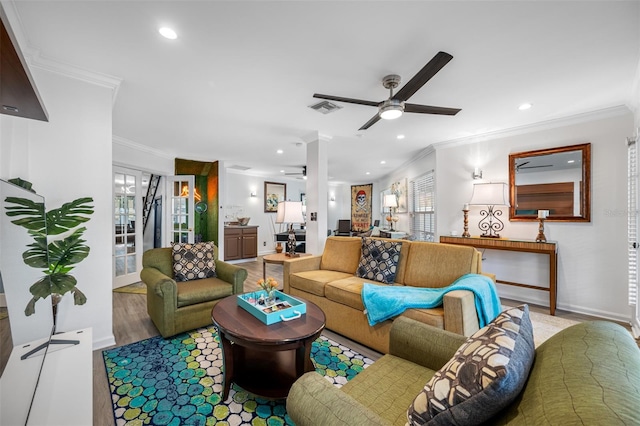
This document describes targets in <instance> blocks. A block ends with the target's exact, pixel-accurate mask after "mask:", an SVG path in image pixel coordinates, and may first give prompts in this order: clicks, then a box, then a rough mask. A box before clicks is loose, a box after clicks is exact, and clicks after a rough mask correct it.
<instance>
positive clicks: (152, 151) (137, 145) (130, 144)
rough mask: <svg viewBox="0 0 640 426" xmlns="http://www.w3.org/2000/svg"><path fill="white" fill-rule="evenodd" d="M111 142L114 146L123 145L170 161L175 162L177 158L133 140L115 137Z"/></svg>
mask: <svg viewBox="0 0 640 426" xmlns="http://www.w3.org/2000/svg"><path fill="white" fill-rule="evenodd" d="M111 141H112V143H113V144H114V145H121V146H124V147H126V148H131V149H135V150H136V151H141V152H145V153H147V154H152V155H156V156H158V157H162V158H166V159H168V160H173V159H175V158H176V156H175V155H173V154H171V153H168V152H166V151H160V150H159V149H155V148H151V147H149V146H147V145H142V144H140V143H137V142H134V141H132V140H129V139H126V138H123V137H120V136H116V135H113V137H112V138H111Z"/></svg>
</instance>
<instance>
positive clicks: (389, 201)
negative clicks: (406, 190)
mask: <svg viewBox="0 0 640 426" xmlns="http://www.w3.org/2000/svg"><path fill="white" fill-rule="evenodd" d="M384 206H385V207H398V199H397V198H396V196H395V195H394V194H386V195H385V196H384Z"/></svg>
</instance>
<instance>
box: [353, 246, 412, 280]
mask: <svg viewBox="0 0 640 426" xmlns="http://www.w3.org/2000/svg"><path fill="white" fill-rule="evenodd" d="M401 248H402V243H401V242H398V241H387V240H378V239H373V238H363V239H362V255H361V257H360V263H359V264H358V269H357V270H356V275H357V276H358V277H360V278H366V279H368V280H373V281H378V282H381V283H386V284H393V283H394V281H395V279H396V272H397V270H398V260H399V259H400V249H401Z"/></svg>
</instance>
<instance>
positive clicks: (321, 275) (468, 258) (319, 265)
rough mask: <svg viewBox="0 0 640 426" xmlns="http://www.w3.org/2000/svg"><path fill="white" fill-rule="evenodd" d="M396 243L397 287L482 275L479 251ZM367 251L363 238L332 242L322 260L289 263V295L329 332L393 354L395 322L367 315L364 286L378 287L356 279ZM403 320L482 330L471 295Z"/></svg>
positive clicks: (466, 331) (454, 295)
mask: <svg viewBox="0 0 640 426" xmlns="http://www.w3.org/2000/svg"><path fill="white" fill-rule="evenodd" d="M391 241H399V242H402V248H401V250H400V259H399V263H398V268H397V274H396V278H395V284H394V285H407V286H412V287H429V288H442V287H446V286H448V285H450V284H452V283H453V282H454V281H455V280H456V279H457V278H459V277H461V276H462V275H464V274H468V273H476V274H480V273H482V257H481V255H480V252H478V251H477V250H476V249H475V248H473V247H467V246H457V245H449V244H440V243H428V242H418V241H405V240H391ZM361 246H362V238H359V237H329V238H327V241H326V244H325V247H324V251H323V253H322V255H316V256H309V257H301V258H296V259H288V260H286V261H285V262H284V269H283V275H284V277H283V281H284V282H283V284H284V292H285V293H288V294H291V295H292V296H300V297H302V298H304V299H307V300H309V301H311V302H313V303H315V304H316V305H318V306H319V307H320V308H321V309H322V310H323V311H324V313H325V315H326V318H327V324H326V327H327V328H328V329H330V330H333V331H335V332H337V333H340V334H342V335H344V336H346V337H348V338H350V339H352V340H355V341H356V342H359V343H362V344H363V345H366V346H369V347H370V348H373V349H375V350H377V351H379V352H382V353H388V352H389V331H390V329H391V324H392V320H387V321H384V322H382V323H379V324H376V325H374V326H370V325H369V322H368V320H367V317H366V315H365V314H364V306H363V304H362V297H361V290H362V285H363V283H364V282H365V281H366V282H371V283H374V284H375V283H376V282H375V281H371V280H365V279H363V278H359V277H357V276H356V270H357V268H358V264H359V262H360V257H361ZM379 284H381V285H386V284H382V283H379ZM402 315H403V316H406V317H409V318H413V319H415V320H417V321H420V322H423V323H426V324H429V325H432V326H434V327H437V328H440V329H445V330H448V331H451V332H453V333H457V334H461V335H464V336H470V335H471V334H473V333H474V332H476V331H477V330H478V329H479V322H478V315H477V312H476V307H475V296H474V294H473V293H472V292H471V291H467V290H455V291H451V292H448V293H447V294H446V295H445V297H444V302H443V305H442V306H440V307H437V308H433V309H408V310H406V311H405V312H404V313H403V314H402Z"/></svg>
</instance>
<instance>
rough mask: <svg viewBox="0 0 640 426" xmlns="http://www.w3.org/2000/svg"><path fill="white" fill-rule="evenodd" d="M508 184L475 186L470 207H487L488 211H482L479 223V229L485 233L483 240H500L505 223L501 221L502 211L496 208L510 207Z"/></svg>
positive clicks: (498, 183)
mask: <svg viewBox="0 0 640 426" xmlns="http://www.w3.org/2000/svg"><path fill="white" fill-rule="evenodd" d="M507 189H508V187H507V184H506V183H503V182H491V183H476V184H474V185H473V194H472V195H471V201H469V205H472V206H487V209H486V210H480V216H483V218H482V219H480V222H478V228H480V230H481V231H484V233H483V234H482V235H480V236H481V237H483V238H500V234H498V232H499V231H502V230H503V229H504V223H503V222H502V221H501V220H500V216H502V210H494V207H495V206H509V199H508V197H507V196H506V194H507Z"/></svg>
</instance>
